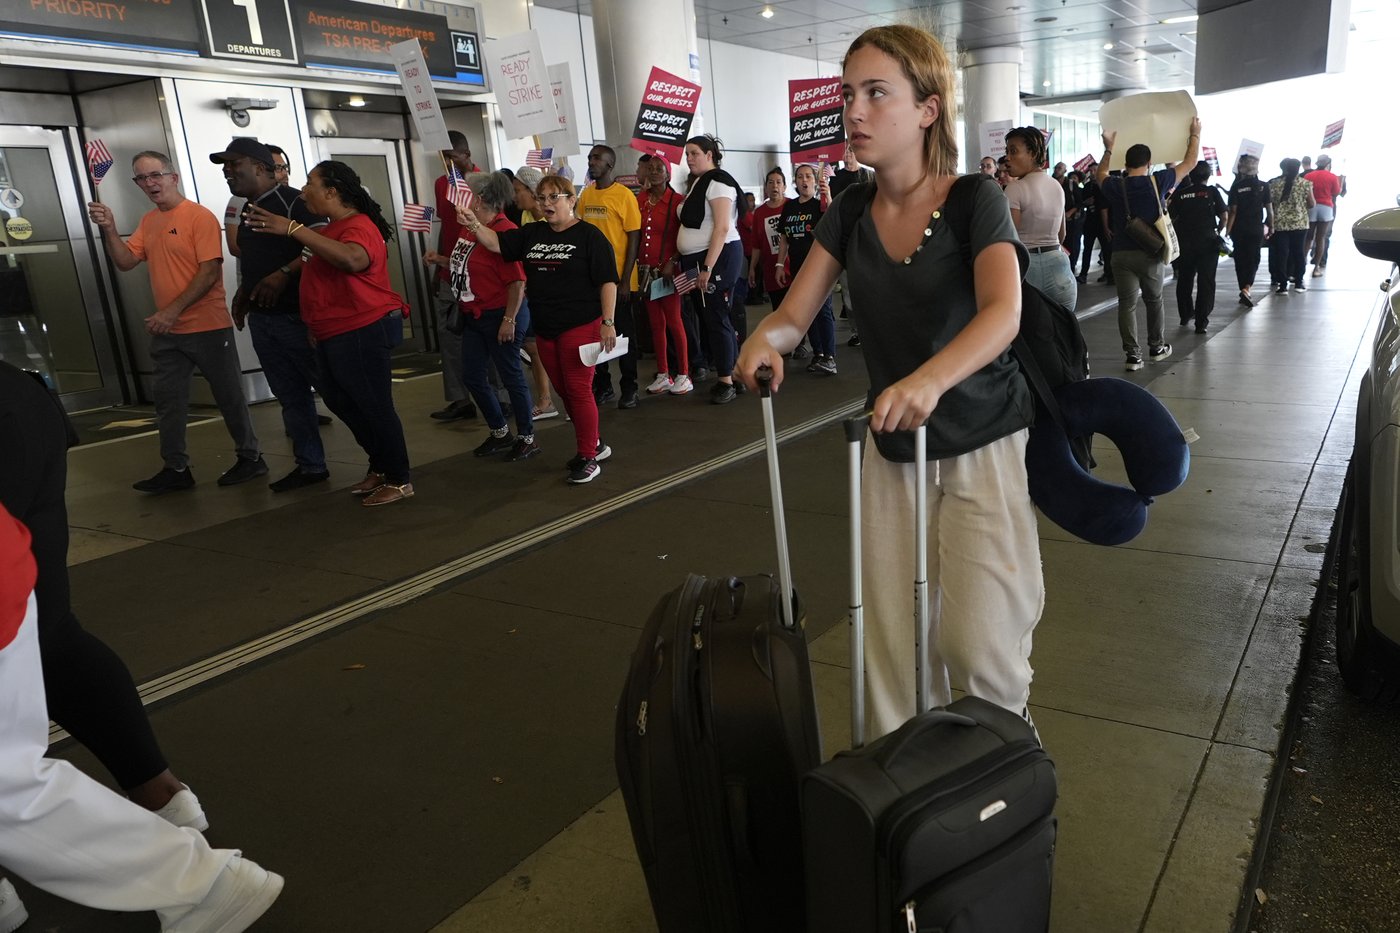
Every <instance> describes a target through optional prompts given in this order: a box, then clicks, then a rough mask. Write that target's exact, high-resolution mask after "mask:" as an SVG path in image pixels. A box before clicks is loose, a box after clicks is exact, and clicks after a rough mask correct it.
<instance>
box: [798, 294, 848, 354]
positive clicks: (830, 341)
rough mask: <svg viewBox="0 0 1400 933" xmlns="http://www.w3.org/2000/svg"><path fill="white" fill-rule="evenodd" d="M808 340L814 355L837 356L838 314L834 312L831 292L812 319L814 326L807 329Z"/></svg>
mask: <svg viewBox="0 0 1400 933" xmlns="http://www.w3.org/2000/svg"><path fill="white" fill-rule="evenodd" d="M842 294H845V293H844V292H842ZM807 339H808V340H810V341H812V353H813V355H815V356H831V357H834V356H836V314H835V312H834V311H833V310H832V306H831V293H830V292H828V293H827V296H826V300H825V301H823V302H822V306H821V308H820V309H818V311H817V316H816V317H815V318H813V319H812V326H811V327H808V328H807Z"/></svg>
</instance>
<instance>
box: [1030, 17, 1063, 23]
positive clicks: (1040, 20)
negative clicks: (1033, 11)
mask: <svg viewBox="0 0 1400 933" xmlns="http://www.w3.org/2000/svg"><path fill="white" fill-rule="evenodd" d="M1057 19H1059V17H1058V16H1037V17H1036V18H1035V21H1036V22H1037V23H1053V22H1054V21H1055V20H1057Z"/></svg>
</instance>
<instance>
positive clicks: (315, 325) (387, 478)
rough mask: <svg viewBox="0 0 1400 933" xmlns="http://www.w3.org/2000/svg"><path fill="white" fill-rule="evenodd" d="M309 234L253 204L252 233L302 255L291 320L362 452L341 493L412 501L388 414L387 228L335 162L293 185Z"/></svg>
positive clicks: (398, 426)
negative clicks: (318, 218) (360, 466)
mask: <svg viewBox="0 0 1400 933" xmlns="http://www.w3.org/2000/svg"><path fill="white" fill-rule="evenodd" d="M301 196H302V197H303V198H305V199H306V206H307V207H309V208H310V209H311V212H312V213H313V214H320V215H322V216H324V217H329V218H330V223H328V224H326V226H324V227H322V228H321V229H319V230H312V229H311V228H310V227H305V226H302V225H301V224H299V223H297V222H296V221H294V220H291V219H289V218H287V217H279V216H277V215H276V214H271V213H268V212H267V211H265V210H262V209H261V208H258V207H253V208H252V209H251V211H250V215H251V216H250V218H249V219H250V220H251V222H252V227H253V229H254V230H256V231H260V232H263V233H268V234H271V235H274V236H289V237H291V238H292V239H294V240H296V241H297V242H298V243H300V244H301V245H302V246H304V247H305V248H306V249H308V250H310V252H311V258H310V259H309V260H308V261H307V262H306V264H305V266H304V267H303V268H302V273H301V318H302V320H303V321H305V322H306V326H307V329H308V330H310V331H311V336H312V337H313V338H315V340H316V357H317V360H318V361H319V363H320V369H321V382H320V384H319V385H317V387H316V388H318V389H319V390H320V391H321V397H322V398H324V399H325V400H326V405H327V407H329V408H330V410H331V411H333V412H335V414H336V415H337V416H339V418H340V419H341V420H342V421H344V422H345V423H346V424H347V425H349V427H350V431H351V433H353V434H354V435H355V440H356V441H357V442H359V445H360V447H362V448H363V449H364V451H365V453H366V454H368V455H369V471H368V472H367V473H366V474H365V478H364V479H363V480H361V481H360V482H358V483H356V484H355V485H354V486H352V487H350V492H351V494H352V495H356V496H361V497H363V498H362V499H361V500H360V504H361V505H367V506H375V505H388V504H390V503H392V502H399V501H401V500H403V499H407V498H408V497H409V496H411V495H413V484H412V482H410V478H409V463H408V444H407V443H406V442H405V441H404V436H403V424H402V423H401V422H400V421H399V414H398V412H397V411H395V410H394V394H393V379H392V375H391V369H390V362H389V354H390V352H391V351H392V350H393V349H394V347H397V346H398V345H399V344H401V343H403V308H404V306H405V302H404V300H403V299H402V298H400V297H399V295H398V294H397V293H396V292H395V291H394V289H393V288H392V287H391V286H390V284H389V269H388V262H387V260H388V250H387V249H386V247H385V243H386V241H388V239H389V237H391V236H392V235H393V228H392V227H390V226H389V222H388V221H387V220H385V219H384V215H383V214H382V213H381V212H380V210H379V205H378V204H376V203H375V201H374V199H373V198H371V197H370V196H369V192H368V191H366V190H365V189H364V186H363V185H361V184H360V176H359V175H356V174H355V171H354V169H352V168H350V166H348V165H346V164H345V163H344V162H333V161H332V162H322V163H321V164H320V165H318V166H316V167H315V168H313V169H312V170H311V173H310V174H309V175H307V177H306V186H305V187H304V188H302V189H301Z"/></svg>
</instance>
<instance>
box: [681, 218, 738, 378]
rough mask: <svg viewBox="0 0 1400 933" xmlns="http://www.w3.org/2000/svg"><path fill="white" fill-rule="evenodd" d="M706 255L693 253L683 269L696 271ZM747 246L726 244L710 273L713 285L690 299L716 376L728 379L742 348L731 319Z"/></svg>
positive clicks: (684, 263)
mask: <svg viewBox="0 0 1400 933" xmlns="http://www.w3.org/2000/svg"><path fill="white" fill-rule="evenodd" d="M704 258H705V253H691V254H689V255H686V256H682V257H681V268H682V269H684V270H686V271H687V272H694V271H695V270H696V268H697V267H698V266H699V265H700V263H701V261H702V260H704ZM743 264H744V245H743V244H742V243H740V242H739V241H738V240H733V241H731V242H729V243H726V244H724V249H722V250H721V251H720V254H719V262H717V263H715V267H714V269H712V270H711V271H710V284H709V287H708V288H707V289H706V290H705V294H703V295H702V294H701V293H700V290H699V289H698V288H697V289H696V290H695V291H693V292H691V293H690V295H689V296H688V297H689V298H690V299H691V306H692V307H694V308H695V309H696V314H697V317H698V318H699V319H700V321H702V322H703V324H704V327H705V330H706V331H707V332H708V334H709V338H710V345H709V351H710V353H711V354H713V362H714V364H715V375H717V376H725V377H727V376H729V375H731V374H732V373H733V372H734V361H735V360H736V359H738V357H739V345H738V342H737V341H736V339H735V337H734V324H733V322H732V321H731V320H730V318H729V309H730V303H731V302H732V301H733V300H734V286H735V283H737V282H738V281H739V276H740V275H741V274H742V271H743V270H742V269H741V268H740V267H741V266H742V265H743Z"/></svg>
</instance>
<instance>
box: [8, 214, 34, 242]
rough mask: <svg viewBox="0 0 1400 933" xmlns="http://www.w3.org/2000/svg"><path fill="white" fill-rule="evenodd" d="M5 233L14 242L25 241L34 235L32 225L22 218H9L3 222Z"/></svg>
mask: <svg viewBox="0 0 1400 933" xmlns="http://www.w3.org/2000/svg"><path fill="white" fill-rule="evenodd" d="M5 232H6V233H8V234H9V235H10V237H11V238H12V239H15V240H27V239H29V238H30V237H32V236H33V235H34V225H33V224H31V223H30V222H29V221H27V220H25V219H24V218H23V217H11V218H10V219H9V220H7V221H5Z"/></svg>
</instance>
